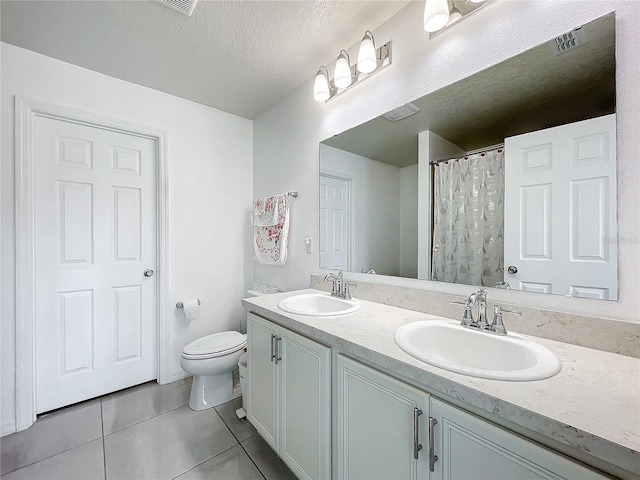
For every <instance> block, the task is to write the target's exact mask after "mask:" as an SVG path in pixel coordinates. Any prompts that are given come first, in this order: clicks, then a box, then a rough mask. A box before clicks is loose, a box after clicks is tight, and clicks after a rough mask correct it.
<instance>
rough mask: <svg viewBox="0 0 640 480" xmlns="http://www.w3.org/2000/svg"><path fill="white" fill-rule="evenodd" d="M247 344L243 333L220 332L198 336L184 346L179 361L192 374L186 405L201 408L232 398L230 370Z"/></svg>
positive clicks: (194, 408) (234, 366) (231, 374)
mask: <svg viewBox="0 0 640 480" xmlns="http://www.w3.org/2000/svg"><path fill="white" fill-rule="evenodd" d="M246 346H247V336H246V335H244V334H242V333H239V332H234V331H232V332H221V333H214V334H213V335H207V336H206V337H202V338H199V339H197V340H195V341H193V342H191V343H189V344H188V345H186V346H185V347H184V349H183V350H182V358H181V359H180V365H181V366H182V369H183V370H184V371H185V372H187V373H190V374H192V375H193V384H192V386H191V396H190V397H189V407H191V409H193V410H205V409H207V408H211V407H215V406H216V405H220V404H222V403H225V402H228V401H229V400H232V399H233V398H235V397H236V396H237V395H235V394H234V392H233V370H234V369H235V368H236V365H237V364H238V360H239V359H240V356H241V355H242V354H243V353H244V349H245V347H246Z"/></svg>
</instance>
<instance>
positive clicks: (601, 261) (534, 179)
mask: <svg viewBox="0 0 640 480" xmlns="http://www.w3.org/2000/svg"><path fill="white" fill-rule="evenodd" d="M615 37H616V35H615V13H611V14H608V15H606V16H604V17H601V18H599V19H597V20H594V21H592V22H590V23H588V24H586V25H583V26H581V27H578V28H576V29H574V30H572V31H571V32H567V33H566V34H565V35H562V36H560V37H557V38H554V39H551V40H549V41H548V42H545V43H543V44H541V45H538V46H537V47H535V48H532V49H531V50H528V51H526V52H524V53H522V54H520V55H518V56H516V57H513V58H511V59H508V60H505V61H504V62H501V63H499V64H497V65H494V66H492V67H490V68H488V69H486V70H483V71H481V72H479V73H476V74H474V75H472V76H470V77H467V78H465V79H463V80H460V81H458V82H456V83H454V84H452V85H449V86H447V87H445V88H442V89H441V90H438V91H436V92H433V93H430V94H428V95H426V96H424V97H422V98H419V99H417V100H415V101H413V102H411V103H409V104H407V105H402V106H400V107H398V108H397V109H395V110H393V111H391V112H389V113H388V114H385V115H383V116H381V117H378V118H374V119H372V120H370V121H368V122H366V123H364V124H362V125H359V126H357V127H354V128H352V129H350V130H347V131H345V132H343V133H341V134H339V135H335V136H333V137H331V138H329V139H327V140H325V141H323V142H321V144H320V215H319V216H320V242H319V243H320V245H319V249H320V267H321V268H325V269H342V270H345V271H354V272H364V273H370V274H372V275H373V274H378V275H392V276H400V277H407V278H418V279H424V280H434V281H442V282H449V283H460V284H468V285H478V286H488V287H497V288H508V289H514V290H524V291H532V292H542V293H553V294H561V295H572V296H576V297H588V298H598V299H608V300H617V298H618V292H617V291H618V288H617V287H618V286H617V276H618V275H617V245H616V238H617V218H616V210H617V209H616V119H615V98H616V90H615V66H616V62H615Z"/></svg>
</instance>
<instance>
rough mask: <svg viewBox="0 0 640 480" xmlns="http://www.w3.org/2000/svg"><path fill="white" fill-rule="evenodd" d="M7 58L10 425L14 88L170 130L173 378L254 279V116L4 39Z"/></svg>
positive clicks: (5, 324)
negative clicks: (187, 315)
mask: <svg viewBox="0 0 640 480" xmlns="http://www.w3.org/2000/svg"><path fill="white" fill-rule="evenodd" d="M1 48H2V52H1V55H2V57H1V62H2V97H1V99H2V100H1V101H2V163H1V175H0V177H1V181H2V205H1V215H2V217H1V220H2V221H1V229H2V245H1V248H2V257H1V258H2V261H1V265H2V290H1V293H2V297H1V298H2V302H1V306H2V324H1V332H2V358H1V362H2V369H1V371H0V377H1V383H2V397H1V401H2V410H1V420H2V427H3V433H6V431H10V428H11V425H12V421H13V419H14V409H15V404H14V401H15V398H14V386H15V383H14V382H15V344H14V340H15V301H14V299H15V284H14V278H15V258H14V248H15V246H14V208H15V204H14V149H13V129H14V120H13V114H14V101H13V96H14V95H21V96H25V97H28V98H33V99H37V100H41V101H45V102H49V103H54V104H58V105H63V106H66V107H70V108H74V109H78V110H84V111H88V112H93V113H97V114H100V115H104V116H108V117H111V118H115V119H123V120H127V121H129V122H133V123H138V124H143V125H148V126H151V127H156V128H159V129H163V130H165V131H166V132H167V135H168V136H167V139H168V162H169V172H170V174H169V195H170V199H169V204H170V207H169V209H170V220H169V221H170V224H169V225H170V244H169V260H170V263H169V291H168V303H167V305H166V306H165V308H166V309H167V320H168V323H169V329H168V330H169V344H170V351H169V352H168V358H167V359H166V360H167V361H168V362H169V364H168V366H169V368H170V370H171V371H172V373H173V377H174V378H177V377H179V376H181V375H182V374H183V373H182V371H181V370H180V353H181V350H182V347H183V346H184V345H185V344H186V343H187V342H189V341H191V340H193V339H195V338H197V337H199V336H202V335H204V334H207V333H213V332H217V331H222V330H227V329H237V328H239V326H240V320H241V319H242V318H243V317H244V315H245V312H244V309H243V308H242V307H241V306H240V298H242V296H243V295H244V292H245V290H246V289H247V288H248V287H249V286H250V284H251V280H250V278H251V268H252V260H251V243H250V239H251V229H250V223H249V210H250V206H251V200H252V156H253V147H252V134H253V133H252V122H251V121H250V120H247V119H243V118H240V117H237V116H234V115H230V114H227V113H223V112H220V111H218V110H214V109H211V108H209V107H205V106H202V105H198V104H195V103H192V102H189V101H186V100H183V99H180V98H177V97H173V96H170V95H167V94H164V93H161V92H158V91H155V90H151V89H148V88H144V87H141V86H138V85H134V84H131V83H127V82H124V81H121V80H117V79H114V78H111V77H107V76H105V75H101V74H98V73H96V72H92V71H90V70H85V69H82V68H79V67H76V66H73V65H70V64H67V63H63V62H60V61H58V60H54V59H51V58H48V57H45V56H42V55H38V54H36V53H33V52H30V51H27V50H24V49H20V48H17V47H15V46H12V45H8V44H5V43H3V44H1ZM193 297H197V298H199V299H200V300H201V301H202V317H201V319H200V320H199V321H196V322H192V323H191V324H189V325H188V326H187V325H186V324H185V322H184V317H183V316H182V313H181V311H179V310H177V309H176V308H175V303H176V301H178V300H183V299H186V298H193Z"/></svg>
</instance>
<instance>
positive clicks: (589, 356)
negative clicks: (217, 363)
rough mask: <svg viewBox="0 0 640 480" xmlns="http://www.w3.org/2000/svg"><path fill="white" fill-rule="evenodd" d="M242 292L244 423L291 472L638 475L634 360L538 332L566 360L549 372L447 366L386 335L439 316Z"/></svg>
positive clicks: (639, 371) (639, 415) (639, 364)
mask: <svg viewBox="0 0 640 480" xmlns="http://www.w3.org/2000/svg"><path fill="white" fill-rule="evenodd" d="M312 292H315V293H318V291H316V290H302V291H298V292H289V293H283V294H277V295H269V296H265V297H260V298H251V299H245V300H243V305H244V306H245V307H246V308H247V309H248V311H249V313H248V322H247V333H248V346H249V352H250V357H249V365H248V367H249V374H248V376H249V389H248V402H247V404H248V409H249V412H248V418H249V420H250V421H251V423H252V424H253V425H254V426H255V427H256V428H257V430H258V432H259V433H260V434H261V435H262V436H263V438H265V440H266V441H267V442H269V443H270V445H271V446H272V447H273V448H274V450H275V451H276V452H277V453H278V454H279V455H280V456H281V458H282V459H283V460H284V461H285V462H286V463H287V464H288V465H289V467H290V468H291V469H292V470H293V471H294V472H295V473H296V475H297V476H298V477H299V478H304V479H326V478H336V479H349V478H351V479H357V478H366V479H374V478H381V479H382V478H394V479H395V478H397V479H427V478H429V479H445V478H447V479H449V478H451V479H454V478H487V479H489V478H491V479H495V478H570V479H577V478H580V479H581V478H608V476H607V475H611V476H614V477H620V478H638V477H639V476H640V461H639V460H638V459H639V458H640V409H639V408H638V407H639V400H638V385H639V384H640V361H639V360H638V359H635V358H632V357H625V356H621V355H615V354H611V353H607V352H601V351H597V350H591V349H587V348H583V347H578V346H575V345H570V344H565V343H560V342H554V341H551V340H545V339H541V338H535V337H531V338H532V339H534V340H535V341H536V342H537V343H540V344H542V345H544V346H546V347H547V348H549V349H550V350H551V351H553V353H555V354H556V355H557V356H558V357H559V358H560V360H561V362H562V370H561V371H560V373H558V374H557V375H555V376H553V377H551V378H547V379H545V380H538V381H531V382H507V381H496V380H487V379H481V378H474V377H470V376H465V375H462V374H459V373H454V372H449V371H447V370H443V369H440V368H437V367H434V366H431V365H428V364H426V363H423V362H421V361H419V360H417V359H415V358H413V357H411V356H409V355H408V354H406V353H405V352H403V351H402V350H401V349H400V348H399V347H398V346H397V345H396V344H395V343H394V340H393V338H394V332H395V330H396V329H397V328H399V327H400V326H402V325H405V324H407V323H411V322H416V321H430V320H442V318H441V317H437V316H434V315H428V314H424V313H420V312H414V311H409V310H405V309H401V308H396V307H390V306H387V305H382V304H377V303H372V302H366V301H362V308H361V309H360V310H359V311H356V312H355V313H351V314H348V315H343V316H332V317H313V316H303V315H296V314H292V313H286V312H284V311H282V310H280V309H279V308H278V307H277V304H278V302H279V301H280V300H282V299H283V298H285V297H288V296H292V295H297V294H301V293H312Z"/></svg>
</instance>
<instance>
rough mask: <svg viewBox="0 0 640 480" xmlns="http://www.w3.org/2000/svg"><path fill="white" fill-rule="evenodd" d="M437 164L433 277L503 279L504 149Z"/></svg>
mask: <svg viewBox="0 0 640 480" xmlns="http://www.w3.org/2000/svg"><path fill="white" fill-rule="evenodd" d="M434 169H435V175H434V199H433V205H434V208H433V210H434V211H433V214H434V215H433V218H434V220H433V251H432V272H431V274H432V279H433V280H438V281H441V282H450V283H463V284H468V285H481V286H489V287H494V286H496V283H497V282H502V281H503V279H504V272H503V268H504V265H503V261H504V150H503V149H502V148H500V149H497V150H492V151H489V152H483V153H478V154H474V155H468V156H465V157H461V158H459V159H457V160H456V159H454V160H449V161H447V162H442V163H438V164H436V165H435V167H434Z"/></svg>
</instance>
